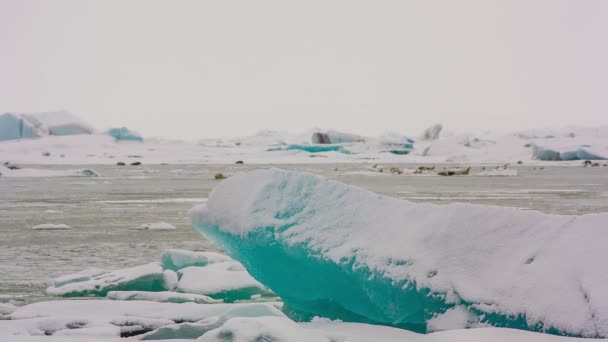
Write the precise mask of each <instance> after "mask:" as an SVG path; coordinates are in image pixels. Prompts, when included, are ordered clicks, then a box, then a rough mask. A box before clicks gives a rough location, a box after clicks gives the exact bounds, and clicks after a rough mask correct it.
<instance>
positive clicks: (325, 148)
mask: <svg viewBox="0 0 608 342" xmlns="http://www.w3.org/2000/svg"><path fill="white" fill-rule="evenodd" d="M286 149H287V150H299V151H306V152H309V153H319V152H332V151H335V152H340V153H343V154H351V152H350V151H349V150H347V149H345V148H344V147H343V146H341V145H300V144H292V145H288V146H287V147H286Z"/></svg>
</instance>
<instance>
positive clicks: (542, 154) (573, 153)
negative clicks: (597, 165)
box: [531, 144, 606, 161]
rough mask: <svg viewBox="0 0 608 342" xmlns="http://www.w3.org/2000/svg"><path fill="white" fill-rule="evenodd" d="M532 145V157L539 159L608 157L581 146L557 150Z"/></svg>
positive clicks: (601, 158) (600, 158)
mask: <svg viewBox="0 0 608 342" xmlns="http://www.w3.org/2000/svg"><path fill="white" fill-rule="evenodd" d="M531 146H532V159H538V160H550V161H557V160H603V159H606V158H605V157H602V156H600V155H597V154H594V153H592V152H589V151H588V150H587V149H585V148H583V147H580V148H576V149H574V150H570V151H563V152H560V151H557V150H554V149H550V148H545V147H541V146H538V145H535V144H533V145H531Z"/></svg>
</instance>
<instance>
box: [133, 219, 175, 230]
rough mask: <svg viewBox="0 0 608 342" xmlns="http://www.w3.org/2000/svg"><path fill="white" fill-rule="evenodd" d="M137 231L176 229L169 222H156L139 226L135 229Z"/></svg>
mask: <svg viewBox="0 0 608 342" xmlns="http://www.w3.org/2000/svg"><path fill="white" fill-rule="evenodd" d="M133 229H136V230H172V229H176V228H175V226H174V225H172V224H170V223H167V222H163V221H160V222H154V223H144V224H141V225H139V226H136V227H133Z"/></svg>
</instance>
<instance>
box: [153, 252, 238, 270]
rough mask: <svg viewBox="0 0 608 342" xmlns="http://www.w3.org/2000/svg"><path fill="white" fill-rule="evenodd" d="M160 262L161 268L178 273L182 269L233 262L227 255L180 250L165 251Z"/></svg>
mask: <svg viewBox="0 0 608 342" xmlns="http://www.w3.org/2000/svg"><path fill="white" fill-rule="evenodd" d="M160 260H161V263H162V265H163V268H165V269H169V270H173V271H179V270H181V269H182V268H186V267H190V266H197V267H204V266H207V265H209V264H214V263H218V262H228V261H234V260H232V258H230V257H229V256H227V255H224V254H220V253H215V252H192V251H186V250H182V249H166V250H165V251H164V252H163V253H162V254H161V255H160Z"/></svg>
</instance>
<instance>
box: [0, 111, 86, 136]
mask: <svg viewBox="0 0 608 342" xmlns="http://www.w3.org/2000/svg"><path fill="white" fill-rule="evenodd" d="M94 132H95V130H94V129H93V128H92V127H91V126H89V125H88V124H87V123H85V122H83V121H82V120H80V119H78V118H77V117H76V116H74V115H73V114H72V113H69V112H67V111H59V112H48V113H29V114H26V113H5V114H2V115H0V141H3V140H14V139H26V138H38V137H42V136H47V135H76V134H92V133H94Z"/></svg>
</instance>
